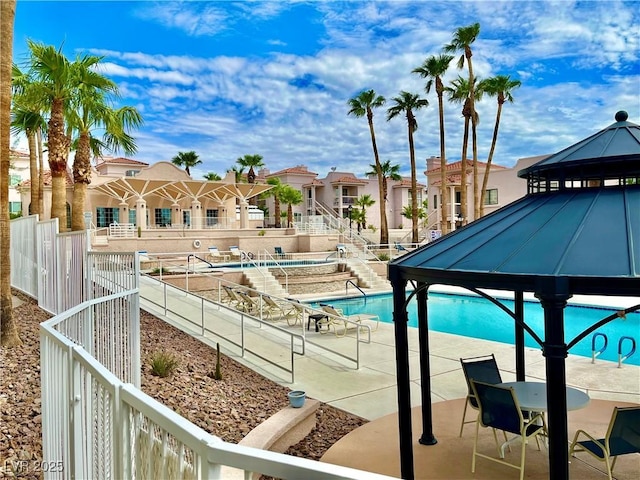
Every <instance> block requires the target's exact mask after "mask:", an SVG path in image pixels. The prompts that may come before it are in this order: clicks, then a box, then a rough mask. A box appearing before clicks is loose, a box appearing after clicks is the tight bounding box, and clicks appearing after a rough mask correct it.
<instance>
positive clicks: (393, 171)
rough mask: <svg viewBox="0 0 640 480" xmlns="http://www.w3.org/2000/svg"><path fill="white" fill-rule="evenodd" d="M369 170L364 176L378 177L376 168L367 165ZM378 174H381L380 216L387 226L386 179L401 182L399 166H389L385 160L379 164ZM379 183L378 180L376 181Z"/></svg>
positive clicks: (388, 162)
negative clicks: (382, 216)
mask: <svg viewBox="0 0 640 480" xmlns="http://www.w3.org/2000/svg"><path fill="white" fill-rule="evenodd" d="M369 167H371V170H370V171H368V172H366V173H365V175H367V176H371V175H376V176H377V175H378V172H377V171H376V166H375V165H371V164H369ZM380 172H381V173H382V197H381V200H380V203H381V204H382V206H383V208H382V215H384V223H385V225H387V195H388V192H389V185H388V183H387V180H388V179H391V180H395V181H399V180H402V177H401V176H400V165H398V164H396V165H391V161H389V160H385V161H384V162H382V163H381V164H380ZM378 181H379V179H378ZM381 223H382V222H381Z"/></svg>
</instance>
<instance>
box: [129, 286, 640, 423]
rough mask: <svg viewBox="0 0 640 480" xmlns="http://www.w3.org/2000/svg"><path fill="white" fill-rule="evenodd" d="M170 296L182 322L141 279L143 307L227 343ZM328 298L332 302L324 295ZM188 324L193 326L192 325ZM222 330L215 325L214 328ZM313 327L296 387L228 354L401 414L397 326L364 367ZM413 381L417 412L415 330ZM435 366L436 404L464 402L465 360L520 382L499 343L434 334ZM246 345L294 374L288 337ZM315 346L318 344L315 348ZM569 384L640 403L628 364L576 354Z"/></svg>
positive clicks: (320, 390) (337, 396) (372, 412)
mask: <svg viewBox="0 0 640 480" xmlns="http://www.w3.org/2000/svg"><path fill="white" fill-rule="evenodd" d="M169 292H170V293H168V294H167V297H168V302H169V303H172V304H173V307H172V308H173V309H174V311H177V312H180V315H179V316H178V315H175V314H168V315H166V316H165V315H164V310H163V309H162V308H160V307H158V306H157V305H154V304H153V303H152V302H151V301H149V300H148V299H153V302H156V303H162V301H163V295H164V294H163V293H162V291H161V290H160V289H159V288H158V287H156V286H154V285H153V281H152V280H150V279H148V278H145V277H142V278H141V307H142V308H144V309H145V310H147V311H149V312H150V313H153V314H154V315H156V316H159V317H161V318H165V319H166V321H167V322H169V323H171V324H173V325H174V326H176V327H178V328H181V329H182V330H185V331H187V332H189V333H192V334H193V335H194V336H196V337H199V338H201V340H202V341H203V342H205V343H207V344H209V345H211V346H213V347H215V344H216V342H217V341H220V338H217V337H215V336H213V335H206V336H202V335H201V333H202V329H201V328H200V325H201V319H202V313H201V301H195V300H193V299H189V298H188V297H186V296H185V295H184V294H180V293H176V294H172V293H171V291H170V290H169ZM323 298H327V295H323ZM586 300H589V301H590V302H591V303H592V304H593V303H599V302H600V303H602V302H607V301H608V302H612V301H614V302H620V303H613V304H611V303H609V305H611V306H613V307H615V308H624V307H626V306H630V305H632V304H634V303H633V302H634V301H635V303H640V300H639V299H615V300H612V299H611V298H608V299H607V298H600V297H598V298H596V297H589V298H588V299H583V298H577V299H574V301H576V302H578V303H580V302H585V301H586ZM185 319H191V321H186V320H185ZM206 322H207V326H208V328H209V326H211V327H212V329H214V330H216V331H217V332H226V333H225V335H226V336H228V337H230V338H231V339H233V340H234V341H236V342H239V341H240V340H239V339H240V337H241V335H242V333H241V332H240V331H239V330H238V328H237V320H233V319H230V316H229V315H228V314H226V313H225V312H224V311H218V312H215V311H207V315H206ZM277 323H278V324H279V325H283V328H285V329H286V328H290V327H288V326H287V325H286V322H283V321H279V322H277ZM214 325H215V326H214ZM305 327H306V325H302V326H300V325H298V326H296V327H295V330H293V329H291V330H292V331H294V332H295V333H297V334H300V335H304V336H305V338H306V340H307V342H308V343H307V344H306V352H305V355H304V356H296V357H295V360H294V363H295V381H294V382H293V383H291V382H290V377H289V376H288V374H286V373H285V372H283V370H280V369H278V368H274V367H273V366H272V365H269V364H268V363H267V362H265V361H263V360H261V359H260V358H257V357H255V356H253V355H245V357H244V358H243V357H241V356H240V350H239V349H238V348H236V347H233V346H228V344H227V343H225V342H222V341H220V343H221V350H222V351H223V353H225V354H226V355H228V356H230V357H232V358H234V359H235V360H237V361H238V362H240V363H243V364H245V365H247V366H249V367H250V368H252V369H253V370H256V371H258V372H260V373H262V374H263V375H265V376H266V377H268V378H270V379H272V380H274V381H276V382H278V383H280V384H282V385H285V386H287V387H289V388H291V389H292V390H304V391H306V392H307V395H308V396H309V397H311V398H315V399H317V400H320V401H322V402H324V403H327V404H329V405H332V406H335V407H337V408H340V409H342V410H345V411H348V412H351V413H353V414H355V415H358V416H361V417H363V418H366V419H367V420H374V419H377V418H380V417H383V416H386V415H389V414H392V413H395V412H396V411H397V398H396V377H395V375H396V371H395V368H396V367H395V347H394V333H393V325H392V324H388V323H382V322H381V323H380V325H379V327H378V329H377V330H376V331H375V332H373V333H372V337H371V343H369V344H365V343H360V344H359V349H360V359H361V361H360V368H359V369H356V368H355V364H354V363H353V362H351V361H348V360H345V359H344V358H342V357H340V356H338V355H334V354H329V353H327V352H326V351H324V350H322V349H321V348H318V347H317V346H316V345H320V346H323V345H324V346H327V347H328V348H333V349H334V350H336V351H342V350H341V349H344V351H345V353H346V354H348V355H354V352H355V348H356V342H355V340H354V334H353V333H352V332H351V333H349V334H348V335H347V336H346V337H343V338H337V337H335V336H334V335H321V334H320V333H316V332H315V331H314V330H313V328H311V330H310V331H306V330H305ZM409 330H410V337H409V345H410V375H411V399H412V404H413V406H418V405H420V378H419V374H420V370H419V351H418V338H417V333H418V332H417V329H412V328H410V329H409ZM429 336H430V337H429V342H430V362H431V382H432V401H433V402H439V401H446V400H453V399H459V398H463V397H465V396H466V394H467V390H466V389H467V387H466V383H465V380H464V375H463V373H462V370H461V368H460V361H459V359H460V358H461V357H472V356H476V355H484V354H487V353H494V354H495V355H496V358H497V362H498V365H499V366H500V369H501V371H502V377H503V379H504V381H512V380H515V348H514V346H512V345H507V344H503V343H498V342H490V341H485V340H476V339H473V338H469V337H463V336H458V335H450V334H446V333H439V332H430V334H429ZM244 340H245V341H247V342H249V343H251V344H252V345H253V349H254V350H255V351H258V352H260V353H261V354H263V353H264V354H265V355H270V356H271V357H272V358H274V359H275V361H276V363H278V364H279V365H281V366H282V367H283V368H288V365H289V363H290V355H289V354H288V344H284V345H283V344H282V342H283V338H282V337H278V336H276V335H271V334H269V333H268V332H267V331H266V329H264V328H262V329H258V330H256V331H255V332H254V333H252V334H247V333H245V338H244ZM313 344H316V345H313ZM525 355H526V365H527V372H526V373H527V380H533V381H535V380H538V381H544V379H545V362H544V357H543V356H542V353H541V351H540V350H539V349H533V348H527V349H526V353H525ZM566 376H567V383H568V385H570V386H572V387H576V388H579V389H582V390H584V391H585V392H587V393H588V394H589V396H590V397H591V398H592V399H603V400H612V401H618V402H631V403H640V367H637V366H633V365H627V364H623V366H622V368H617V364H616V363H612V362H606V361H596V363H595V364H592V363H591V359H590V358H585V357H579V356H574V355H569V357H568V358H567V367H566Z"/></svg>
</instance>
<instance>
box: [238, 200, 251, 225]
mask: <svg viewBox="0 0 640 480" xmlns="http://www.w3.org/2000/svg"><path fill="white" fill-rule="evenodd" d="M240 228H249V203H248V202H247V201H246V200H242V201H240Z"/></svg>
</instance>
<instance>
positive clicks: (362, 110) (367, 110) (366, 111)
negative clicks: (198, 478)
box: [347, 90, 389, 245]
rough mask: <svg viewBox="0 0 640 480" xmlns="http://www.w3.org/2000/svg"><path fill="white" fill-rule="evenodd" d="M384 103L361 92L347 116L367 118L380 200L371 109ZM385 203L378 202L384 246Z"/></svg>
mask: <svg viewBox="0 0 640 480" xmlns="http://www.w3.org/2000/svg"><path fill="white" fill-rule="evenodd" d="M385 102H386V100H385V98H384V97H383V96H381V95H377V94H376V92H375V91H374V90H363V91H361V92H360V93H359V94H358V95H356V96H355V97H353V98H351V99H349V102H348V105H349V107H351V108H350V110H349V112H347V115H353V116H355V117H364V116H365V115H366V116H367V122H368V123H369V133H370V134H371V145H372V146H373V157H374V159H375V170H376V176H377V177H378V194H379V196H380V198H381V199H382V198H385V192H384V191H383V186H382V183H383V181H382V180H383V178H382V169H381V167H380V157H379V156H378V146H377V145H376V134H375V131H374V129H373V109H374V108H378V107H382V106H383V105H384V103H385ZM385 205H386V202H383V201H381V202H380V243H381V244H382V245H386V244H388V243H389V227H388V226H387V214H386V210H385Z"/></svg>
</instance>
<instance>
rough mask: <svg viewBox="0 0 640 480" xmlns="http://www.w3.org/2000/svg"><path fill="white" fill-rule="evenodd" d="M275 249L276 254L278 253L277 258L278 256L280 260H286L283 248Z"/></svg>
mask: <svg viewBox="0 0 640 480" xmlns="http://www.w3.org/2000/svg"><path fill="white" fill-rule="evenodd" d="M273 249H274V250H275V252H276V256H277V257H278V258H284V256H285V255H286V254H285V253H284V250H282V247H273Z"/></svg>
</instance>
